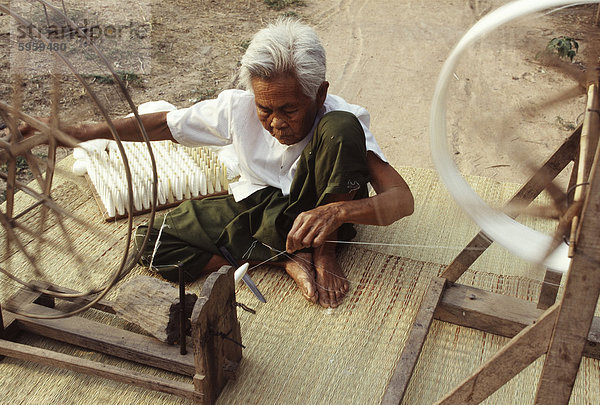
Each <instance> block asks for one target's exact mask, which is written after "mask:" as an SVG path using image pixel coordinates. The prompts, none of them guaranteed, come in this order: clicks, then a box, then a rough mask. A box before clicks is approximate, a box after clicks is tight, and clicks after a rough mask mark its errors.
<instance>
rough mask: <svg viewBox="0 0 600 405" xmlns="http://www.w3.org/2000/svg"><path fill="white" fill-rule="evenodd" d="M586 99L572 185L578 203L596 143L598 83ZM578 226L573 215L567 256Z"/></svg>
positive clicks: (572, 245)
mask: <svg viewBox="0 0 600 405" xmlns="http://www.w3.org/2000/svg"><path fill="white" fill-rule="evenodd" d="M587 95H588V99H587V103H586V111H585V114H584V119H583V126H582V130H581V139H580V141H579V159H578V165H577V182H576V184H575V185H574V187H575V190H574V193H573V194H574V196H573V202H574V203H578V202H580V201H582V200H583V198H584V196H585V194H586V191H587V179H588V178H589V176H590V167H591V165H592V162H593V161H594V154H595V152H596V147H597V145H598V127H599V122H600V111H599V108H600V106H599V104H600V99H599V98H598V84H597V83H592V84H590V85H589V87H588V93H587ZM578 227H579V217H578V216H575V217H574V218H573V221H572V222H571V235H570V238H569V257H573V253H574V249H575V244H576V243H577V231H578Z"/></svg>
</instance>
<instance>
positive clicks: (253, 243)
mask: <svg viewBox="0 0 600 405" xmlns="http://www.w3.org/2000/svg"><path fill="white" fill-rule="evenodd" d="M257 243H258V241H257V240H255V241H254V242H252V244H250V247H249V248H248V250H246V253H244V254H243V255H242V259H245V258H247V257H248V258H249V257H250V255H251V254H252V251H253V250H254V248H255V247H256V244H257Z"/></svg>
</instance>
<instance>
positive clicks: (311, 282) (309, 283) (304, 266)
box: [284, 253, 319, 304]
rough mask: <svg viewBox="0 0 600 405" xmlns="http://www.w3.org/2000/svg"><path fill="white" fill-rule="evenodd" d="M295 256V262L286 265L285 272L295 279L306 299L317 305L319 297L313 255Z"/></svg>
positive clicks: (289, 261)
mask: <svg viewBox="0 0 600 405" xmlns="http://www.w3.org/2000/svg"><path fill="white" fill-rule="evenodd" d="M294 256H296V257H294V259H293V260H291V259H290V260H288V261H286V262H285V263H284V266H285V271H286V272H287V274H289V275H290V277H292V278H293V279H294V281H295V282H296V285H297V286H298V288H299V289H300V292H302V295H303V296H304V298H306V299H307V300H309V301H310V302H312V303H313V304H316V303H317V299H318V297H319V296H318V293H317V290H316V288H315V287H316V285H315V271H314V270H313V266H312V253H296V254H295V255H294Z"/></svg>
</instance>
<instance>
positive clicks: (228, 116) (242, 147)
mask: <svg viewBox="0 0 600 405" xmlns="http://www.w3.org/2000/svg"><path fill="white" fill-rule="evenodd" d="M330 111H347V112H350V113H352V114H354V115H355V116H356V117H357V118H358V120H359V121H360V123H361V125H362V127H363V130H364V132H365V142H366V148H367V150H370V151H373V152H374V153H375V154H377V155H378V156H379V157H380V158H381V159H382V160H385V157H384V156H383V152H382V151H381V149H380V148H379V145H377V142H376V141H375V138H374V137H373V134H372V133H371V131H369V123H370V116H369V113H368V111H367V110H366V109H365V108H363V107H360V106H357V105H354V104H349V103H347V102H346V101H345V100H344V99H342V98H341V97H338V96H334V95H328V96H327V98H326V99H325V103H324V105H323V108H321V110H320V111H319V113H318V114H317V117H316V119H315V123H314V125H313V128H312V129H311V131H310V133H309V134H308V135H307V136H306V137H305V138H304V139H303V140H302V141H300V142H298V143H295V144H293V145H283V144H281V143H279V141H277V139H275V138H274V137H273V136H272V135H271V134H270V133H269V131H267V130H265V129H264V128H263V126H262V124H261V123H260V121H259V120H258V116H257V113H256V105H255V103H254V94H252V93H251V92H249V91H243V90H225V91H223V92H222V93H220V94H219V96H218V97H217V98H216V99H212V100H204V101H201V102H199V103H197V104H195V105H193V106H191V107H189V108H184V109H180V110H175V111H170V112H169V113H168V114H167V125H168V126H169V129H170V130H171V134H172V135H173V137H174V138H175V140H176V141H177V142H179V143H181V144H183V145H187V146H201V145H216V146H224V145H228V144H233V147H234V149H235V151H236V154H237V157H238V160H239V169H240V178H239V180H238V181H237V182H234V183H230V184H229V187H230V192H231V193H232V194H233V196H234V198H235V200H236V201H241V200H243V199H244V198H246V197H248V196H249V195H251V194H252V193H254V192H255V191H258V190H260V189H262V188H265V187H267V186H273V187H277V188H279V189H281V191H282V192H283V194H284V195H288V194H289V193H290V187H291V184H292V180H293V179H294V174H295V173H296V166H297V164H298V160H299V158H300V155H301V154H302V151H303V150H304V148H305V147H306V145H307V144H308V142H309V141H310V139H311V138H312V135H313V132H314V129H315V128H316V126H317V124H318V122H319V121H320V119H321V118H322V117H323V115H325V114H326V113H328V112H330Z"/></svg>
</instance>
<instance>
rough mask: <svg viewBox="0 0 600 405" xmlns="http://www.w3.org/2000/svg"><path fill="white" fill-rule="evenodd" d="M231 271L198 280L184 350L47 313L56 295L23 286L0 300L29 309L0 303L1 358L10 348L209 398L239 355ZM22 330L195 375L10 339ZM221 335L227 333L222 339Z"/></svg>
mask: <svg viewBox="0 0 600 405" xmlns="http://www.w3.org/2000/svg"><path fill="white" fill-rule="evenodd" d="M233 273H234V269H233V268H232V267H230V266H223V267H222V268H221V269H220V270H219V271H217V272H214V273H213V274H211V275H210V276H209V277H208V279H207V280H206V282H205V283H204V286H203V288H202V291H201V293H200V298H199V299H198V301H197V302H196V305H195V306H194V310H193V312H192V319H191V323H192V344H191V347H190V350H188V354H186V355H182V354H180V352H179V347H178V346H169V345H166V344H164V343H162V342H160V341H158V340H155V339H154V338H152V337H149V336H145V335H140V334H137V333H133V332H130V331H126V330H123V329H119V328H115V327H111V326H109V325H106V324H104V323H99V322H94V321H91V320H88V319H85V318H82V317H78V316H71V317H67V318H60V319H47V318H48V317H55V316H60V315H61V314H62V313H61V312H59V311H58V310H55V309H53V308H51V307H52V306H53V304H54V300H53V299H51V298H50V299H49V298H48V297H47V296H45V295H44V294H42V293H40V292H35V291H30V290H25V289H24V290H21V291H20V292H18V293H17V294H15V296H13V297H12V298H11V299H10V300H9V301H8V306H7V307H6V306H5V308H10V309H12V310H13V311H15V312H20V313H25V314H28V316H23V315H19V314H17V313H15V312H10V311H7V310H6V309H4V308H2V306H0V314H1V316H0V320H1V321H2V325H0V326H2V328H0V332H2V334H1V335H0V360H1V359H2V357H3V356H10V357H13V358H17V359H22V360H28V361H33V362H37V363H40V364H45V365H52V366H56V367H61V368H66V369H69V370H73V371H76V372H81V373H86V374H91V375H95V376H99V377H104V378H110V379H113V380H116V381H120V382H124V383H127V384H131V385H136V386H139V387H144V388H148V389H153V390H156V391H161V392H166V393H170V394H174V395H179V396H182V397H184V398H188V399H192V400H195V401H197V402H198V403H203V404H214V403H215V402H216V400H217V398H218V396H219V394H220V392H221V391H222V389H223V387H224V385H225V384H226V382H227V380H229V379H232V378H235V372H236V370H237V367H238V365H239V363H240V361H241V358H242V350H241V347H240V345H241V332H240V325H239V322H238V321H237V310H236V307H235V305H234V303H235V284H234V278H233ZM45 288H46V289H48V290H55V291H57V290H58V291H61V290H62V291H69V290H66V289H62V288H60V287H57V286H48V285H47V286H45ZM96 309H99V310H104V311H106V312H108V313H114V308H113V304H112V303H111V302H110V301H108V300H102V302H101V303H98V305H97V306H96ZM36 316H41V317H45V318H46V319H38V318H36ZM20 331H27V332H31V333H34V334H37V335H40V336H44V337H48V338H51V339H55V340H58V341H62V342H66V343H69V344H74V345H77V346H81V347H84V348H88V349H92V350H95V351H98V352H102V353H106V354H109V355H113V356H116V357H119V358H122V359H127V360H131V361H135V362H137V363H141V364H146V365H149V366H152V367H156V368H160V369H163V370H166V371H171V372H174V373H179V374H183V375H187V376H191V377H193V378H192V379H191V382H190V383H180V382H173V381H169V380H166V379H164V378H159V377H155V376H151V375H148V374H144V373H139V372H135V371H132V370H129V369H125V368H120V367H113V366H108V365H105V364H103V363H99V362H95V361H89V360H85V359H81V358H78V357H74V356H70V355H65V354H61V353H57V352H54V351H51V350H46V349H40V348H37V347H33V346H29V345H23V344H19V343H17V342H14V341H11V340H9V339H13V340H14V339H16V338H17V335H18V333H19V332H20ZM224 336H225V337H227V338H228V339H230V340H225V339H224Z"/></svg>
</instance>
